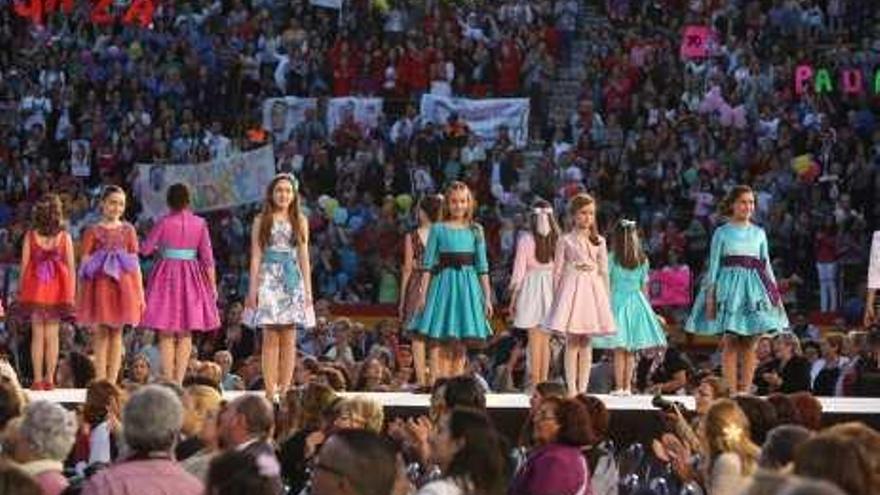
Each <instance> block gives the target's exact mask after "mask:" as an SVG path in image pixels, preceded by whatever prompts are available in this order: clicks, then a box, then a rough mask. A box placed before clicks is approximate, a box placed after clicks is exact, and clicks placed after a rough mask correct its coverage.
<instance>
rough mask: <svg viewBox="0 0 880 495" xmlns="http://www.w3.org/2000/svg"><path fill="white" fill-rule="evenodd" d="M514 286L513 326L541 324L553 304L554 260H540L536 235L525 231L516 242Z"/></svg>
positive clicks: (531, 326) (512, 283) (511, 279)
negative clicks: (537, 257)
mask: <svg viewBox="0 0 880 495" xmlns="http://www.w3.org/2000/svg"><path fill="white" fill-rule="evenodd" d="M510 283H511V285H512V286H518V287H519V292H518V293H517V296H516V301H515V303H516V304H515V307H516V311H515V314H514V317H513V326H515V327H516V328H536V327H539V326H540V325H541V322H543V321H544V318H545V317H546V316H547V313H548V312H549V311H550V306H551V305H552V304H553V262H552V260H551V261H550V262H549V263H540V262H539V261H538V260H537V259H536V258H535V239H534V237H532V235H531V234H528V233H526V234H522V235H520V237H519V240H518V241H517V243H516V257H515V258H514V262H513V274H512V275H511V277H510Z"/></svg>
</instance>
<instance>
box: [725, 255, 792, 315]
mask: <svg viewBox="0 0 880 495" xmlns="http://www.w3.org/2000/svg"><path fill="white" fill-rule="evenodd" d="M721 266H738V267H740V268H748V269H750V270H754V271H756V272H758V276H759V277H761V283H762V284H764V289H765V290H766V291H767V296H769V297H770V302H772V303H773V305H774V306H778V305H779V301H780V297H779V289H778V288H777V287H776V283H774V282H773V280H771V279H770V273H768V272H767V263H765V262H764V260H762V259H760V258H755V257H754V256H725V257H724V258H722V259H721Z"/></svg>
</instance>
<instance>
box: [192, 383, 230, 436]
mask: <svg viewBox="0 0 880 495" xmlns="http://www.w3.org/2000/svg"><path fill="white" fill-rule="evenodd" d="M186 393H187V395H188V396H189V397H190V400H191V402H190V407H187V408H186V411H184V419H183V423H184V427H183V430H184V431H188V432H189V433H190V434H195V433H198V432H199V431H200V430H201V429H202V425H203V424H204V422H205V419H206V418H207V416H208V415H209V414H211V413H216V412H217V411H219V410H220V402H222V400H223V397H221V396H220V393H219V392H217V390H216V389H214V388H213V387H209V386H207V385H190V386H189V387H187V388H186Z"/></svg>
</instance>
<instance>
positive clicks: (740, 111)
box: [733, 105, 748, 129]
mask: <svg viewBox="0 0 880 495" xmlns="http://www.w3.org/2000/svg"><path fill="white" fill-rule="evenodd" d="M747 124H748V121H747V120H746V107H744V106H742V105H737V106H736V108H734V109H733V126H734V127H736V128H737V129H745V128H746V125H747Z"/></svg>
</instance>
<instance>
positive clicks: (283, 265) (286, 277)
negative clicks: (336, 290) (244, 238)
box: [255, 220, 315, 327]
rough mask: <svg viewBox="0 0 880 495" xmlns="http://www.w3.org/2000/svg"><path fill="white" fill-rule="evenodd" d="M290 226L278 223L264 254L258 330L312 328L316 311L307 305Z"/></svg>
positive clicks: (309, 304) (258, 300) (260, 275)
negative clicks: (296, 327)
mask: <svg viewBox="0 0 880 495" xmlns="http://www.w3.org/2000/svg"><path fill="white" fill-rule="evenodd" d="M291 231H292V228H291V226H290V223H288V222H284V221H277V220H276V221H275V222H274V223H273V224H272V234H271V236H270V237H269V246H267V248H266V249H264V250H263V260H262V263H261V264H260V274H259V277H260V278H259V283H260V285H259V287H260V288H259V290H258V291H257V312H256V317H255V323H256V324H257V325H258V326H267V325H295V326H302V327H313V326H314V325H315V310H314V308H313V307H312V305H311V303H310V302H309V301H306V297H305V296H306V290H305V284H304V282H303V278H302V271H301V270H300V266H299V260H298V257H297V251H296V244H295V243H294V242H293V241H292V238H291Z"/></svg>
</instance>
